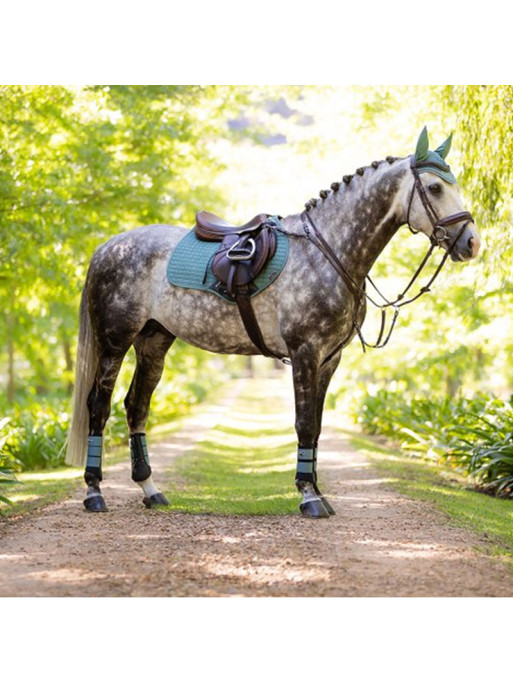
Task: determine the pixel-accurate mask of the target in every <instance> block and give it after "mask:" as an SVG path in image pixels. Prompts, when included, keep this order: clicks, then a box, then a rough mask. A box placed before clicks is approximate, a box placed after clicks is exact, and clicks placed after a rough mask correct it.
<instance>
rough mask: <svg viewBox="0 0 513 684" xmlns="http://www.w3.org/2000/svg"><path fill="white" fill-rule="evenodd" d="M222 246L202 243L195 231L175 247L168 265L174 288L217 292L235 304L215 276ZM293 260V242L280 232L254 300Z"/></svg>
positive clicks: (257, 281)
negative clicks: (215, 259)
mask: <svg viewBox="0 0 513 684" xmlns="http://www.w3.org/2000/svg"><path fill="white" fill-rule="evenodd" d="M220 246H221V243H220V242H207V241H205V240H198V238H197V237H196V235H195V234H194V231H193V230H191V231H189V232H188V233H187V235H185V236H184V237H183V238H182V239H181V240H180V242H179V243H178V244H177V246H176V247H175V249H174V251H173V253H172V254H171V258H170V259H169V262H168V265H167V279H168V280H169V282H170V283H171V285H176V286H177V287H184V288H187V289H189V290H203V291H206V292H213V293H214V294H216V295H217V296H218V297H222V298H223V299H226V300H228V301H229V302H234V301H235V300H234V299H233V297H231V296H230V295H229V294H228V293H227V292H226V289H225V287H224V286H223V285H222V284H221V283H219V281H217V279H216V278H215V276H214V274H213V273H212V258H213V256H214V254H215V253H216V252H217V251H218V249H219V248H220ZM288 256H289V240H288V237H287V236H286V235H284V234H283V233H281V232H280V231H276V252H275V254H274V256H273V258H272V259H271V260H270V261H269V262H268V263H267V264H266V266H265V267H264V269H263V271H262V272H261V273H259V275H258V276H257V278H256V279H255V280H254V281H253V283H252V284H251V288H250V292H251V297H254V296H255V295H257V294H259V293H260V292H262V290H265V288H266V287H269V285H272V283H274V282H275V280H276V278H277V277H278V276H279V275H280V273H281V272H282V270H283V268H284V266H285V264H286V263H287V259H288Z"/></svg>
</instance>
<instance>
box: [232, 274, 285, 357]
mask: <svg viewBox="0 0 513 684" xmlns="http://www.w3.org/2000/svg"><path fill="white" fill-rule="evenodd" d="M235 302H236V304H237V307H238V309H239V313H240V317H241V318H242V322H243V323H244V327H245V328H246V332H247V333H248V337H249V339H250V340H251V341H252V342H253V344H254V345H255V347H256V348H257V349H259V350H260V351H261V352H262V354H263V355H264V356H270V357H272V358H275V359H276V358H279V359H281V357H280V356H277V355H276V354H273V352H272V351H270V350H269V349H268V347H267V345H266V344H265V342H264V338H263V336H262V331H261V330H260V326H259V325H258V321H257V319H256V316H255V312H254V310H253V306H252V304H251V297H250V294H249V289H248V287H247V286H246V287H239V288H237V294H236V295H235Z"/></svg>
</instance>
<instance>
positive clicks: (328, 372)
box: [314, 352, 342, 515]
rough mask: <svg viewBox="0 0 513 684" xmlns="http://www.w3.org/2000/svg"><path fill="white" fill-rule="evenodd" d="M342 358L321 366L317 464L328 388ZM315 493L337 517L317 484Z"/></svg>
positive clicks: (315, 457)
mask: <svg viewBox="0 0 513 684" xmlns="http://www.w3.org/2000/svg"><path fill="white" fill-rule="evenodd" d="M341 356H342V352H339V353H338V354H336V355H335V356H334V357H333V358H332V359H330V360H329V361H328V362H326V363H323V364H322V365H321V368H320V371H319V384H318V387H317V437H316V440H315V447H314V459H315V462H317V447H318V443H319V438H320V436H321V429H322V414H323V412H324V403H325V401H326V394H327V392H328V387H329V384H330V382H331V378H332V377H333V374H334V373H335V371H336V370H337V368H338V365H339V363H340V359H341ZM314 487H315V491H316V492H317V494H318V495H319V497H320V499H321V501H322V503H323V504H324V507H325V508H326V510H327V511H328V513H329V514H330V515H335V510H334V509H333V506H332V505H331V504H330V502H329V501H328V500H327V499H326V497H325V496H324V495H323V494H321V492H320V490H319V487H318V486H317V482H316V483H315V484H314Z"/></svg>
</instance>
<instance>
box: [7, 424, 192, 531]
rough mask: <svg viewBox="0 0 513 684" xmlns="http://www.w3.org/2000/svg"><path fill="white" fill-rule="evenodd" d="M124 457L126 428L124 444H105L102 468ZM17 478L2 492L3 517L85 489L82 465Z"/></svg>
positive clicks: (158, 431)
mask: <svg viewBox="0 0 513 684" xmlns="http://www.w3.org/2000/svg"><path fill="white" fill-rule="evenodd" d="M181 424H182V421H181V420H180V419H177V420H175V421H173V422H170V423H163V424H162V425H159V426H158V427H155V428H154V429H153V430H152V431H151V434H152V435H153V436H155V437H156V436H157V435H158V436H164V435H168V434H171V433H172V432H174V431H175V430H178V429H179V427H180V425H181ZM127 459H130V455H129V450H128V432H127V444H124V445H117V446H113V447H110V448H109V447H108V446H107V455H106V458H105V460H104V468H106V467H108V466H110V465H114V464H116V463H119V462H120V461H123V460H127ZM16 479H17V483H16V484H10V485H9V486H8V487H5V489H4V494H5V496H6V497H7V498H8V499H9V500H10V501H11V504H5V503H2V502H0V516H1V517H3V518H9V517H13V516H18V515H25V514H27V513H32V512H34V511H36V510H38V509H40V508H42V507H43V506H47V505H48V504H51V503H55V502H56V501H63V500H64V499H66V498H67V497H68V496H70V495H71V494H72V493H73V492H74V491H75V490H76V489H77V488H78V487H80V486H81V485H82V486H83V490H84V491H83V493H85V485H84V470H83V468H67V467H65V466H63V467H61V468H54V469H52V470H32V471H25V472H22V473H16Z"/></svg>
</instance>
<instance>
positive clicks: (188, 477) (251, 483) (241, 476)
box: [166, 381, 299, 515]
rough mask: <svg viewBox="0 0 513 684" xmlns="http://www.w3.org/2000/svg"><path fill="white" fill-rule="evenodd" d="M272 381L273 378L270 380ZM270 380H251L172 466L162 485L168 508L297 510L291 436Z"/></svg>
mask: <svg viewBox="0 0 513 684" xmlns="http://www.w3.org/2000/svg"><path fill="white" fill-rule="evenodd" d="M271 382H272V381H271ZM271 392H272V390H270V383H269V382H262V383H258V382H257V383H255V382H253V381H252V383H251V395H249V394H247V393H244V392H243V393H242V394H241V396H239V397H238V399H237V401H236V405H235V407H234V408H232V409H231V410H230V411H229V412H227V414H226V420H225V421H223V422H222V424H220V425H217V426H216V427H215V428H214V429H213V430H210V431H209V432H208V434H207V435H206V438H205V439H204V440H203V441H201V442H200V443H198V444H197V445H196V447H195V448H194V450H193V451H192V452H191V453H189V454H184V455H183V456H181V457H178V458H177V459H176V460H175V461H174V464H173V466H172V477H171V480H172V482H173V484H172V485H171V488H170V489H169V490H167V491H166V496H167V497H168V499H169V500H170V501H171V502H172V503H171V506H170V508H169V509H168V510H172V511H181V512H186V513H192V514H201V513H212V514H218V515H292V514H294V515H295V514H297V511H298V503H299V499H298V494H297V492H296V489H295V487H294V475H295V457H294V452H295V444H296V441H295V437H293V436H292V435H291V432H292V430H291V426H290V425H287V426H286V427H282V425H283V421H282V420H281V418H280V417H279V416H278V414H279V413H280V411H282V410H283V407H282V404H281V402H280V401H279V399H276V398H273V397H272V396H270V393H271Z"/></svg>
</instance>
